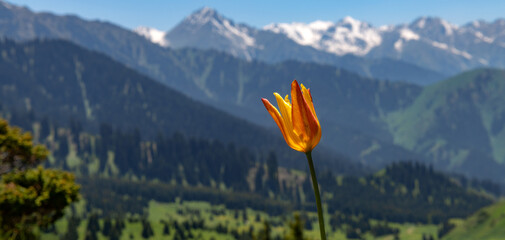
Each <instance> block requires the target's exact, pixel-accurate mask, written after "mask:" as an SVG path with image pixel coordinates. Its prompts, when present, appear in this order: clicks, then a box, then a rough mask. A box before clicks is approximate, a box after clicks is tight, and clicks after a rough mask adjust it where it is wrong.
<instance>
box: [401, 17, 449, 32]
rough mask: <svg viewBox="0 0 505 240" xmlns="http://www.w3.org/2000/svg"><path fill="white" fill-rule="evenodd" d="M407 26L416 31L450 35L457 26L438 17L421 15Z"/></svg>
mask: <svg viewBox="0 0 505 240" xmlns="http://www.w3.org/2000/svg"><path fill="white" fill-rule="evenodd" d="M409 28H410V29H412V30H414V31H416V32H431V33H432V34H443V35H445V36H452V35H453V34H454V32H455V31H457V30H458V29H459V27H458V26H457V25H455V24H452V23H449V22H447V21H446V20H444V19H441V18H438V17H421V18H418V19H416V20H414V21H413V22H412V23H411V24H410V25H409Z"/></svg>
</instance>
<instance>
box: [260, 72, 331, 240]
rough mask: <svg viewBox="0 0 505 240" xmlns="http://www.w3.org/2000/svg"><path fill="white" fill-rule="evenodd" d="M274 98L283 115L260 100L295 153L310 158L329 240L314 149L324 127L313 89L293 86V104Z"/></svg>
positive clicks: (320, 215)
mask: <svg viewBox="0 0 505 240" xmlns="http://www.w3.org/2000/svg"><path fill="white" fill-rule="evenodd" d="M274 95H275V98H276V100H277V105H278V106H279V110H280V112H279V110H277V108H275V107H274V106H273V105H272V104H271V103H270V102H269V101H268V100H267V99H265V98H262V99H261V101H262V102H263V104H264V105H265V108H266V109H267V111H268V113H270V115H271V116H272V118H273V119H274V121H275V123H277V126H278V127H279V129H280V130H281V133H282V136H283V137H284V140H286V143H287V144H288V146H289V147H291V148H292V149H294V150H296V151H299V152H303V153H305V155H306V156H307V161H308V163H309V169H310V175H311V177H312V187H313V189H314V195H315V197H316V205H317V215H318V219H319V231H320V233H321V240H326V233H325V230H324V219H323V208H322V205H321V197H320V195H319V186H318V184H317V178H316V172H315V170H314V163H313V161H312V149H314V148H315V147H316V145H317V144H318V143H319V140H321V125H320V124H319V120H318V119H317V115H316V111H315V110H314V103H313V102H312V95H311V93H310V90H309V89H307V88H305V87H304V86H303V84H302V85H301V88H300V86H299V85H298V82H297V81H296V80H294V81H293V82H292V83H291V98H292V103H291V102H290V101H289V96H288V95H286V97H285V98H282V97H281V95H279V94H278V93H274Z"/></svg>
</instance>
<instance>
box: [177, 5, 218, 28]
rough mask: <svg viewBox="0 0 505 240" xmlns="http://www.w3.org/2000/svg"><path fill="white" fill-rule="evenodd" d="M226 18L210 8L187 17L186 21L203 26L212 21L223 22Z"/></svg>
mask: <svg viewBox="0 0 505 240" xmlns="http://www.w3.org/2000/svg"><path fill="white" fill-rule="evenodd" d="M223 20H225V18H224V17H223V16H222V15H221V14H219V13H218V12H217V11H216V10H214V9H212V8H210V7H204V8H202V9H200V10H198V11H196V12H194V13H193V14H191V15H189V16H188V17H186V19H185V21H188V22H190V23H191V24H199V25H203V24H206V23H208V22H211V21H218V22H222V21H223Z"/></svg>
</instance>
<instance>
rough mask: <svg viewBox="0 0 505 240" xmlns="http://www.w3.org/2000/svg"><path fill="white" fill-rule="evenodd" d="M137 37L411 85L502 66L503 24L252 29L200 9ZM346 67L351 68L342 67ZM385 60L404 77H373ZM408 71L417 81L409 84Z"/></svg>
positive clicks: (354, 23) (437, 21)
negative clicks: (327, 67) (323, 66)
mask: <svg viewBox="0 0 505 240" xmlns="http://www.w3.org/2000/svg"><path fill="white" fill-rule="evenodd" d="M136 32H138V33H139V34H141V35H143V36H145V37H147V38H148V39H151V40H152V41H153V42H156V43H158V44H161V45H163V46H171V47H173V48H180V47H195V48H200V49H207V48H213V49H218V50H221V51H225V52H228V53H230V54H232V55H234V56H238V57H241V58H245V59H258V60H262V61H266V62H278V61H282V60H286V59H296V60H300V61H313V62H320V63H326V64H331V65H335V66H339V67H343V68H346V69H349V70H352V71H355V72H358V73H360V74H362V75H364V76H368V77H376V78H383V79H384V78H386V79H390V80H404V81H410V82H415V83H418V84H428V83H432V82H434V81H437V80H440V79H442V78H443V76H449V75H453V74H456V73H459V72H461V71H466V70H470V69H473V68H478V67H504V66H505V57H503V56H504V53H505V19H497V20H495V21H493V22H485V21H474V22H471V23H468V24H465V25H463V26H457V25H455V24H451V23H449V22H447V21H445V20H443V19H441V18H437V17H421V18H418V19H416V20H414V21H413V22H411V23H408V24H398V25H390V26H380V27H374V26H372V25H371V24H368V23H366V22H362V21H359V20H356V19H353V18H352V17H345V18H343V19H342V20H340V21H338V22H329V21H321V20H318V21H314V22H311V23H297V22H294V23H272V24H269V25H267V26H264V27H263V28H262V29H255V28H252V27H250V26H247V25H245V24H236V23H234V22H233V21H232V20H230V19H227V18H225V17H224V16H222V15H220V14H219V13H218V12H216V11H215V10H213V9H210V8H203V9H201V10H199V11H197V12H194V13H193V14H192V15H190V16H188V17H187V18H185V19H184V20H183V21H182V22H181V23H179V24H178V25H177V26H176V27H174V28H173V29H171V30H170V31H167V32H163V31H160V30H155V29H152V28H147V27H139V28H137V29H136ZM153 33H154V34H153ZM288 40H292V41H288ZM307 47H308V48H307ZM328 54H329V55H328ZM351 56H352V57H351ZM358 56H359V57H358ZM360 57H361V58H360ZM350 59H352V60H350ZM349 61H350V62H352V64H349V65H348V64H346V63H345V62H349ZM384 61H389V64H392V65H395V66H396V67H397V69H403V71H406V72H409V73H410V74H406V75H401V74H400V75H396V76H393V75H391V74H392V73H379V72H376V71H374V69H376V66H377V65H380V66H381V67H380V69H384V65H387V64H385V63H384ZM358 62H359V64H357V63H358ZM351 65H352V66H351ZM415 67H417V68H418V69H417V70H414V68H415ZM407 69H410V70H409V71H407ZM421 69H422V70H423V71H421ZM391 70H392V69H390V71H389V72H391ZM414 71H419V72H417V75H420V76H422V78H421V79H413V77H412V75H413V74H412V73H414ZM392 72H395V71H394V70H393V71H392ZM409 75H410V76H409Z"/></svg>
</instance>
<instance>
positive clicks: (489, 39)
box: [475, 31, 494, 43]
mask: <svg viewBox="0 0 505 240" xmlns="http://www.w3.org/2000/svg"><path fill="white" fill-rule="evenodd" d="M475 36H476V37H477V38H479V39H480V40H482V41H483V42H487V43H493V42H494V38H490V37H486V36H484V34H482V33H481V32H479V31H475Z"/></svg>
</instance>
